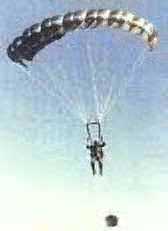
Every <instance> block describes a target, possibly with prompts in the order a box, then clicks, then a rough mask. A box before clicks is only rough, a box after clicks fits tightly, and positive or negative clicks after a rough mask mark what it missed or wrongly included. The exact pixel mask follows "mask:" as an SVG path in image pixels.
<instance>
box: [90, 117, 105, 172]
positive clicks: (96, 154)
mask: <svg viewBox="0 0 168 231" xmlns="http://www.w3.org/2000/svg"><path fill="white" fill-rule="evenodd" d="M90 125H96V126H98V141H97V140H94V142H93V139H92V137H91V133H90V129H89V126H90ZM87 133H88V140H87V141H88V144H87V145H86V148H87V149H89V150H90V157H91V161H90V164H91V168H92V172H93V175H95V174H96V170H95V162H96V161H97V162H98V166H99V174H100V175H101V176H102V175H103V156H104V152H103V149H102V148H103V147H104V146H105V145H106V144H105V142H104V141H103V137H102V136H101V128H100V123H99V121H96V122H90V123H87Z"/></svg>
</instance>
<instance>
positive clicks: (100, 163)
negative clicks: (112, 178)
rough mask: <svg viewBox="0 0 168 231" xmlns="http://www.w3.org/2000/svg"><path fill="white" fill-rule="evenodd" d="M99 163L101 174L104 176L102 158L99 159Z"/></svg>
mask: <svg viewBox="0 0 168 231" xmlns="http://www.w3.org/2000/svg"><path fill="white" fill-rule="evenodd" d="M98 163H99V174H100V175H101V176H102V175H103V163H102V161H101V160H99V161H98Z"/></svg>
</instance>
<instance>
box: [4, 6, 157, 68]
mask: <svg viewBox="0 0 168 231" xmlns="http://www.w3.org/2000/svg"><path fill="white" fill-rule="evenodd" d="M100 26H102V27H111V28H121V29H123V30H126V31H130V32H132V33H135V34H139V35H142V37H143V39H144V41H145V43H146V44H147V45H148V46H149V48H150V50H153V49H154V48H155V47H156V45H157V44H158V40H159V39H158V33H157V31H156V29H155V28H154V26H153V24H151V23H149V22H148V21H147V20H146V19H144V18H141V17H138V16H136V15H135V14H133V13H131V12H129V11H123V10H108V9H107V10H105V9H98V10H80V11H76V12H68V13H66V14H65V15H63V16H59V15H58V16H54V17H51V18H47V19H45V20H44V21H42V23H36V24H34V25H32V26H31V27H30V28H28V29H26V30H25V31H24V32H23V34H22V36H20V37H17V38H16V39H15V40H14V41H13V42H12V43H11V44H10V45H9V47H8V48H7V54H8V57H9V58H10V59H11V60H12V61H13V62H16V63H20V64H21V65H23V66H25V67H27V65H26V64H25V63H24V62H23V60H27V61H32V60H33V58H34V56H35V55H36V54H37V53H38V52H39V51H40V50H41V49H43V48H45V47H46V46H47V45H49V44H50V43H52V42H54V41H56V40H59V39H61V38H62V37H64V36H65V35H66V33H68V32H72V31H74V30H76V29H87V28H97V27H100Z"/></svg>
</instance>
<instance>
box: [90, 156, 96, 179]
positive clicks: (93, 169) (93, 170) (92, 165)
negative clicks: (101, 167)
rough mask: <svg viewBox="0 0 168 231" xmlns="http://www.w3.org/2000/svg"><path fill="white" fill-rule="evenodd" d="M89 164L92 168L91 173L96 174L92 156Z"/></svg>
mask: <svg viewBox="0 0 168 231" xmlns="http://www.w3.org/2000/svg"><path fill="white" fill-rule="evenodd" d="M90 164H91V168H92V172H93V175H95V174H96V170H95V160H94V159H93V158H92V159H91V162H90Z"/></svg>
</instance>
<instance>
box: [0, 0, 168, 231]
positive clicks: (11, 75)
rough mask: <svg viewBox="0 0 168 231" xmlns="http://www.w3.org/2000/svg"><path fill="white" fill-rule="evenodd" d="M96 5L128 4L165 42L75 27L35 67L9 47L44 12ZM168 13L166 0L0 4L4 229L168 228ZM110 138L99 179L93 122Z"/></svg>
mask: <svg viewBox="0 0 168 231" xmlns="http://www.w3.org/2000/svg"><path fill="white" fill-rule="evenodd" d="M90 8H96V9H99V8H105V9H118V8H121V9H126V10H129V11H131V12H134V13H135V14H137V15H139V16H142V17H144V18H146V19H148V20H149V21H151V22H152V23H153V24H154V25H155V27H156V28H157V30H158V34H159V39H160V43H159V46H158V47H157V48H156V49H155V50H154V51H153V52H150V51H149V50H148V47H147V46H146V45H145V44H144V42H143V41H142V39H141V38H140V37H136V36H135V35H132V34H129V33H126V32H122V31H118V30H117V31H113V30H112V29H109V28H105V29H96V30H86V31H77V32H74V33H69V34H67V35H66V36H65V37H64V38H63V39H62V40H60V41H59V42H57V43H53V44H51V45H49V46H48V47H47V48H45V49H44V50H42V51H40V53H39V54H38V55H37V56H36V57H35V60H34V61H33V63H30V64H29V69H28V71H26V70H25V69H24V68H22V67H20V66H18V65H17V64H14V63H12V62H11V60H10V59H9V58H8V57H7V55H6V48H7V47H8V45H9V44H10V43H11V42H12V41H13V40H14V38H15V37H17V36H20V35H21V34H22V32H23V31H24V29H25V28H27V27H29V26H31V25H32V24H34V23H36V22H41V21H42V20H43V19H44V18H47V17H51V16H53V15H57V14H62V15H63V14H65V13H66V12H68V11H75V10H78V9H90ZM167 10H168V3H167V2H166V1H159V0H150V1H149V0H148V1H147V0H142V1H140V0H134V1H133V0H125V1H122V0H121V1H118V0H114V1H106V0H104V1H103V3H102V1H100V0H95V1H90V0H81V1H80V0H78V1H77V0H69V1H65V0H61V1H56V0H50V1H49V0H46V1H43V2H42V1H40V0H29V1H26V0H22V1H16V0H6V1H5V2H4V3H3V6H2V7H1V9H0V34H1V36H0V52H1V57H2V58H1V60H0V97H1V104H0V205H1V206H0V229H1V230H4V231H11V230H12V231H15V230H17V231H20V230H23V229H24V230H26V231H27V230H31V231H35V230H36V231H50V230H52V231H53V230H58V229H63V230H65V231H66V230H73V231H76V230H78V231H79V230H86V229H87V230H92V231H93V230H95V231H96V230H97V231H100V230H101V231H102V230H108V228H107V227H105V223H104V217H105V216H106V215H108V214H109V213H113V214H115V215H117V216H118V217H119V225H118V227H115V228H113V230H118V231H123V230H127V231H133V230H134V231H135V230H136V231H139V230H144V231H145V230H152V231H156V230H158V229H159V230H163V229H164V230H166V229H167V228H168V222H167V219H166V218H167V217H166V214H167V213H168V200H167V192H168V186H167V184H166V182H167V176H168V168H167V164H168V156H167V149H168V143H167V135H168V122H167V117H168V110H167V108H168V107H167V106H168V105H167V97H168V94H167V89H168V78H167V68H168V64H167V57H168V48H167V46H168V42H167V35H168V32H167V25H168V18H167ZM96 116H98V117H99V118H100V119H101V125H102V132H103V136H104V139H105V141H106V143H107V145H106V147H105V150H104V151H105V158H104V174H103V177H100V176H95V177H93V176H92V173H91V169H90V163H89V153H88V151H87V150H86V147H85V146H86V139H87V133H86V122H87V120H88V119H94V118H95V117H96Z"/></svg>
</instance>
